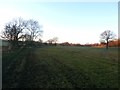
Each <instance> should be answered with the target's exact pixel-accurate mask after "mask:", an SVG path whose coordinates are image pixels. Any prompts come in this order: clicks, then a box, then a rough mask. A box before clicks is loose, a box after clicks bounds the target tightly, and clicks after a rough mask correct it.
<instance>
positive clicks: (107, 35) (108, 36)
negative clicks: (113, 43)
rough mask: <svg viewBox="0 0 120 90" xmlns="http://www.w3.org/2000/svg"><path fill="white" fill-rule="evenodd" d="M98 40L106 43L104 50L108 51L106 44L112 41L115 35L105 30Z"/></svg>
mask: <svg viewBox="0 0 120 90" xmlns="http://www.w3.org/2000/svg"><path fill="white" fill-rule="evenodd" d="M100 38H101V40H104V41H105V43H106V49H108V44H109V41H110V40H113V39H114V38H115V34H114V33H113V32H112V31H110V30H106V31H104V32H103V33H101V34H100Z"/></svg>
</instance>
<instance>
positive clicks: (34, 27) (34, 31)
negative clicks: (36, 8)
mask: <svg viewBox="0 0 120 90" xmlns="http://www.w3.org/2000/svg"><path fill="white" fill-rule="evenodd" d="M27 29H28V30H29V33H30V35H31V41H34V40H35V39H36V38H37V37H39V36H41V33H42V30H41V26H40V25H39V23H38V21H35V20H32V19H30V20H28V21H27Z"/></svg>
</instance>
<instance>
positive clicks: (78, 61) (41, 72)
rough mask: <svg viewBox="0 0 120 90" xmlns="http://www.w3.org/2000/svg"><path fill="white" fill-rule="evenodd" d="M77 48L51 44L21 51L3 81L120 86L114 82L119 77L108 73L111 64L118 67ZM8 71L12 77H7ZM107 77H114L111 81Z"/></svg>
mask: <svg viewBox="0 0 120 90" xmlns="http://www.w3.org/2000/svg"><path fill="white" fill-rule="evenodd" d="M73 51H74V50H73ZM73 51H72V52H71V51H67V50H64V49H61V48H59V49H57V48H50V47H49V48H40V49H38V48H36V49H35V48H30V49H28V50H27V51H26V52H25V53H20V54H18V57H17V58H16V60H15V61H14V60H13V61H14V62H11V63H13V64H12V65H10V68H9V69H6V70H7V71H6V72H7V73H5V72H4V74H6V75H5V76H4V78H5V79H4V83H3V84H5V83H6V84H5V85H4V87H14V88H100V87H105V88H106V87H114V86H115V85H116V86H117V84H115V85H113V86H111V83H110V82H112V83H113V82H115V83H116V81H112V79H115V78H113V76H111V77H112V79H109V78H107V77H106V76H105V75H109V74H106V72H108V73H109V72H111V71H109V69H106V68H109V65H111V66H112V67H114V64H112V63H109V62H107V61H105V62H104V60H102V61H99V60H98V59H99V58H97V57H96V56H93V55H92V56H91V54H89V53H88V55H87V54H84V53H82V51H81V54H80V53H79V52H77V51H76V50H75V51H74V52H73ZM79 54H80V55H79ZM21 55H23V56H21ZM86 55H87V56H86ZM20 56H21V57H20ZM105 60H106V59H105ZM97 61H98V62H97ZM86 66H87V67H86ZM90 70H91V71H90ZM110 70H111V68H110ZM101 73H103V75H102V74H101ZM7 74H8V75H10V77H7V76H8V75H7ZM111 74H113V73H111ZM114 75H116V74H114ZM94 76H95V77H94ZM101 76H103V78H101ZM105 77H106V78H107V79H105ZM108 77H109V76H108ZM12 79H13V80H12ZM102 79H103V81H102ZM104 79H105V80H104ZM97 80H98V81H97ZM106 80H110V82H108V81H106ZM7 81H8V82H7ZM106 82H108V83H106ZM113 84H114V83H113Z"/></svg>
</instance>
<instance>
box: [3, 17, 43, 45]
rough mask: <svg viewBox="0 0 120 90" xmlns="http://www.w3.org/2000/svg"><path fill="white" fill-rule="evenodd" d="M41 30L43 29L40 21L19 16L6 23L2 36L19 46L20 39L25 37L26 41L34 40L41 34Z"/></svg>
mask: <svg viewBox="0 0 120 90" xmlns="http://www.w3.org/2000/svg"><path fill="white" fill-rule="evenodd" d="M24 31H25V32H24ZM26 31H27V32H26ZM41 32H42V30H40V25H39V23H38V21H35V20H32V19H30V20H23V19H22V18H17V19H14V20H12V21H10V22H8V23H7V24H6V25H5V28H4V31H3V32H2V33H3V34H2V36H1V37H2V38H4V39H6V40H8V41H9V42H10V43H11V44H12V46H13V47H14V46H18V41H19V39H22V40H24V39H25V41H34V40H35V39H36V38H37V37H38V36H41Z"/></svg>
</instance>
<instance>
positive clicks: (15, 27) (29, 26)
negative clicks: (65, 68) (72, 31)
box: [1, 18, 116, 49]
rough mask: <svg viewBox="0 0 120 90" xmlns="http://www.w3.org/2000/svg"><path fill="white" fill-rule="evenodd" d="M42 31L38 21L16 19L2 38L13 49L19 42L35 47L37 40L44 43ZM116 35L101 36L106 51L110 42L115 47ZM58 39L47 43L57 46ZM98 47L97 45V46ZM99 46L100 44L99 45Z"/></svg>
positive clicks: (106, 32) (107, 32)
mask: <svg viewBox="0 0 120 90" xmlns="http://www.w3.org/2000/svg"><path fill="white" fill-rule="evenodd" d="M42 32H43V31H42V30H41V26H40V25H39V23H38V21H36V20H33V19H29V20H24V19H22V18H16V19H13V20H12V21H10V22H8V23H7V24H6V25H5V28H4V30H3V32H2V36H1V37H2V38H3V39H5V40H8V42H9V43H10V45H11V46H12V48H13V47H14V48H15V47H18V46H19V41H22V42H23V41H24V42H27V43H24V44H27V45H28V44H29V45H32V46H34V45H33V44H34V43H33V42H34V41H35V39H36V38H37V39H38V38H39V42H40V43H43V41H42V40H41V39H40V37H41V35H42ZM115 36H116V35H115V34H114V33H113V32H112V31H110V30H106V31H104V32H103V33H101V34H100V39H101V41H100V42H101V44H104V45H106V49H108V47H109V46H110V45H109V42H110V43H111V42H112V44H111V45H113V40H114V39H115ZM57 41H58V38H57V37H54V38H52V39H49V40H47V41H46V43H47V44H48V45H55V46H56V45H57ZM60 45H63V46H64V45H67V46H83V45H80V44H69V43H68V42H64V43H61V44H60ZM95 45H96V44H95ZM97 45H98V44H97ZM86 46H94V45H86Z"/></svg>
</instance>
